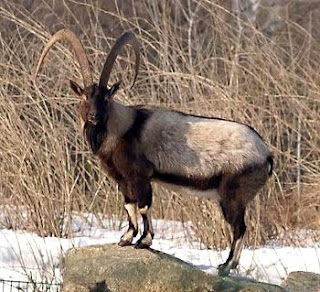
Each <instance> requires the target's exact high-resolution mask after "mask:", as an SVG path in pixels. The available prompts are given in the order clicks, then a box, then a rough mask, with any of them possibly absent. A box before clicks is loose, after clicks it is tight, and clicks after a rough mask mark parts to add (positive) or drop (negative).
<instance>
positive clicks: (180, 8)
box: [0, 0, 320, 248]
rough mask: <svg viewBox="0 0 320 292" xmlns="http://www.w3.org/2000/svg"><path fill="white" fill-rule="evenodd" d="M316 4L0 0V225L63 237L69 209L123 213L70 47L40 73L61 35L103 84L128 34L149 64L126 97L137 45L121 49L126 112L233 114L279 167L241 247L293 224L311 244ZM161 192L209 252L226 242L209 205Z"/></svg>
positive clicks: (318, 97) (164, 205)
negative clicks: (85, 126)
mask: <svg viewBox="0 0 320 292" xmlns="http://www.w3.org/2000/svg"><path fill="white" fill-rule="evenodd" d="M240 2H241V3H240ZM318 2H319V1H297V2H296V1H261V2H260V5H259V6H258V7H254V6H252V5H251V6H250V3H251V2H250V1H231V0H230V1H208V0H176V1H167V0H156V1H148V0H141V1H133V0H132V1H130V0H117V1H116V0H108V1H103V0H100V1H99V0H89V1H83V0H79V1H78V0H56V1H54V0H52V1H45V0H24V1H22V0H20V1H9V0H1V2H0V132H1V135H0V167H1V169H0V194H1V209H2V214H3V215H2V217H3V220H1V222H2V225H3V226H2V227H6V228H14V229H21V228H23V229H28V230H32V231H35V232H37V233H38V234H40V235H43V236H49V235H54V236H63V237H67V236H72V233H71V219H72V214H73V212H79V213H80V214H83V215H84V217H85V214H86V213H87V212H91V213H93V214H95V215H96V216H97V218H100V219H103V218H104V216H113V217H112V218H115V219H120V222H122V220H124V219H125V217H124V213H123V209H122V196H121V194H119V192H118V190H117V187H116V185H115V184H114V183H113V182H112V181H110V180H109V179H108V178H107V177H106V175H105V174H104V172H103V171H102V169H101V167H100V165H99V163H98V162H97V161H96V159H95V158H94V157H93V155H92V154H91V153H90V151H89V150H88V148H87V146H86V144H85V142H84V139H83V137H82V132H81V127H80V119H79V117H78V114H77V103H78V101H77V99H76V97H75V96H74V95H73V94H72V93H71V91H70V90H69V87H68V79H77V80H78V79H80V74H79V70H78V67H77V66H78V64H77V62H76V60H75V58H74V55H73V52H72V51H71V49H70V47H69V45H68V44H66V43H61V44H59V45H56V46H55V49H54V50H52V51H51V52H50V53H49V55H48V58H47V60H46V62H45V66H44V68H43V69H42V71H41V73H40V76H38V77H37V79H35V78H34V76H33V74H34V69H35V65H36V63H37V61H38V58H39V54H40V52H41V50H42V48H43V46H44V44H45V42H46V41H47V40H48V39H49V38H50V36H51V35H52V33H54V32H55V31H57V30H58V29H61V28H63V27H67V28H69V29H71V30H73V31H74V32H75V33H76V34H77V35H78V36H79V38H80V39H81V41H82V42H83V44H84V46H85V49H86V52H87V53H88V57H89V60H90V62H91V66H92V68H93V71H94V77H95V79H97V78H98V76H99V72H101V69H102V65H103V62H104V60H105V58H106V55H107V53H108V51H109V48H110V46H112V44H113V42H114V39H115V38H117V37H118V36H119V35H120V34H121V33H122V32H123V31H125V30H127V29H131V30H133V31H134V32H135V33H136V34H137V36H138V37H139V39H140V41H141V54H142V66H141V74H140V76H139V78H138V80H137V83H136V86H135V88H134V89H133V90H129V87H130V83H131V80H132V72H133V70H132V69H133V68H132V66H133V63H132V60H133V59H134V58H131V57H132V52H131V51H130V50H125V51H124V52H123V54H122V56H121V58H120V59H119V61H118V62H117V64H116V67H115V69H114V71H113V76H112V78H111V79H112V80H111V81H115V80H117V79H119V78H122V79H123V80H124V82H123V88H122V90H121V91H120V92H119V94H118V95H117V98H118V99H119V100H120V101H121V102H123V103H124V104H127V105H129V104H140V103H147V104H150V105H158V106H165V107H170V108H174V109H177V110H182V111H184V112H188V113H193V114H199V115H205V116H216V117H221V118H226V119H232V120H236V121H239V122H243V123H246V124H250V125H252V126H253V127H254V128H255V129H256V130H257V131H258V132H259V133H260V134H261V135H262V136H263V137H264V139H265V140H266V142H267V143H268V144H269V145H270V148H271V149H272V151H273V153H274V158H275V159H274V160H275V171H274V175H273V177H272V179H271V180H270V182H269V183H268V185H267V186H266V187H265V188H264V190H263V191H262V192H261V193H260V194H259V196H257V197H256V199H255V200H254V202H252V204H251V206H250V209H249V210H248V212H247V223H248V225H249V235H248V238H247V244H250V245H258V244H264V243H266V242H269V240H270V239H272V238H274V237H275V236H279V235H281V238H283V239H284V240H286V239H288V238H289V235H290V234H292V231H295V230H299V229H308V230H311V231H312V232H313V231H314V234H315V236H316V234H318V233H317V231H318V229H319V226H320V211H319V208H320V196H319V188H320V150H319V146H320V139H319V130H320V120H319V112H320V90H319V89H320V70H319V68H320V61H319V56H320V54H319V53H320V52H319V49H320V45H319V40H320V33H319V32H320V30H319V28H320V23H319V22H320V4H319V3H318ZM239 3H240V4H241V5H240V4H239ZM245 4H248V5H245ZM154 193H155V199H154V208H153V210H154V216H155V217H156V218H164V219H174V220H181V221H183V222H186V221H192V223H193V226H194V229H195V231H196V234H197V235H198V236H199V238H200V239H201V241H202V242H204V243H205V244H206V245H207V246H210V247H213V248H222V247H225V246H226V244H227V243H228V240H229V239H230V236H229V232H228V227H227V225H226V224H225V223H224V221H223V220H222V217H221V215H220V210H219V209H218V207H217V206H216V205H215V204H214V203H212V202H209V201H207V200H205V199H203V200H202V199H197V198H191V197H188V196H184V195H183V194H174V193H168V192H166V191H165V190H162V189H159V188H157V187H156V186H155V188H154ZM114 222H115V225H116V222H118V221H117V220H114ZM114 227H117V228H119V227H120V226H119V225H117V226H114ZM226 239H227V240H226ZM290 240H291V239H290ZM289 243H291V241H290V242H289ZM294 243H295V244H303V242H301V241H299V240H298V241H297V240H295V241H294Z"/></svg>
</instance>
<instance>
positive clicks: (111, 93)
mask: <svg viewBox="0 0 320 292" xmlns="http://www.w3.org/2000/svg"><path fill="white" fill-rule="evenodd" d="M120 84H121V80H120V81H118V82H116V83H115V84H113V85H112V86H111V88H110V89H109V97H113V96H114V95H115V94H116V92H117V91H118V89H119V88H120Z"/></svg>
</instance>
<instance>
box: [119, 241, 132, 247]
mask: <svg viewBox="0 0 320 292" xmlns="http://www.w3.org/2000/svg"><path fill="white" fill-rule="evenodd" d="M118 245H119V246H128V245H131V241H129V240H120V241H119V243H118Z"/></svg>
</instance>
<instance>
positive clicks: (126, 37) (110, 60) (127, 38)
mask: <svg viewBox="0 0 320 292" xmlns="http://www.w3.org/2000/svg"><path fill="white" fill-rule="evenodd" d="M129 43H130V44H131V45H132V47H133V49H134V52H135V55H136V65H135V76H134V79H133V83H132V85H131V87H133V85H134V84H135V82H136V79H137V76H138V73H139V65H140V50H139V41H138V40H137V38H136V37H135V35H134V34H133V33H132V32H130V31H127V32H125V33H124V34H123V35H122V36H121V37H119V38H118V39H117V41H116V43H115V44H114V45H113V47H112V49H111V51H110V53H109V55H108V57H107V60H106V62H105V63H104V66H103V70H102V73H101V76H100V81H99V86H107V85H108V81H109V77H110V74H111V71H112V67H113V65H114V62H115V60H116V58H117V56H118V54H119V51H120V50H121V48H122V47H123V46H125V45H126V44H129Z"/></svg>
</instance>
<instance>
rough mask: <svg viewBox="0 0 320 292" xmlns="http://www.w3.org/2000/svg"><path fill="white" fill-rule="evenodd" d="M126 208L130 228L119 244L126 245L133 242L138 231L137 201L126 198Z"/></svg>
mask: <svg viewBox="0 0 320 292" xmlns="http://www.w3.org/2000/svg"><path fill="white" fill-rule="evenodd" d="M124 208H125V209H126V211H127V214H128V221H129V228H128V230H127V232H126V233H125V234H123V235H122V236H121V239H120V242H119V245H120V246H126V245H130V244H131V243H132V240H133V238H134V237H135V236H136V235H137V233H138V221H137V203H134V202H130V201H129V200H128V199H127V198H126V203H125V205H124Z"/></svg>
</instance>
